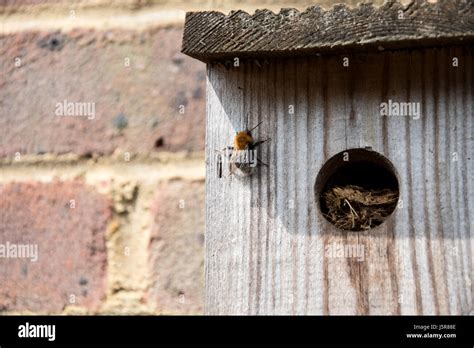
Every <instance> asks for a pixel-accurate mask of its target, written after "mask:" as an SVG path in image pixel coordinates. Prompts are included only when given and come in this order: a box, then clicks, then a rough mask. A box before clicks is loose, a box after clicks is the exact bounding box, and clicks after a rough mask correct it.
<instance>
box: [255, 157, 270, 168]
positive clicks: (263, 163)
mask: <svg viewBox="0 0 474 348" xmlns="http://www.w3.org/2000/svg"><path fill="white" fill-rule="evenodd" d="M257 162H258V163H260V164H261V165H263V166H265V167H267V168H268V164H266V163H265V162H262V161H261V160H260V159H259V158H257Z"/></svg>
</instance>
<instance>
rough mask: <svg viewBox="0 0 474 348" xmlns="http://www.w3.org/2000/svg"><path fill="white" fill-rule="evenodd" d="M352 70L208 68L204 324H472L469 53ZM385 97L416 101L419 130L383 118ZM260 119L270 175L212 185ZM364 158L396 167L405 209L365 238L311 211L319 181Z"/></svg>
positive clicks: (366, 63) (285, 64)
mask: <svg viewBox="0 0 474 348" xmlns="http://www.w3.org/2000/svg"><path fill="white" fill-rule="evenodd" d="M453 57H457V58H458V59H459V66H458V67H453V66H452V59H453ZM349 58H350V61H349V62H350V65H349V67H344V66H343V64H342V59H343V57H342V56H333V57H324V58H323V57H309V58H299V59H293V60H274V61H270V62H268V61H260V62H259V63H255V62H254V61H252V62H242V61H241V65H240V67H233V68H230V69H229V68H226V67H225V66H223V65H221V64H209V65H208V105H207V135H206V162H207V173H206V174H207V179H206V187H207V193H206V200H207V203H206V214H207V218H206V221H207V225H206V311H207V313H209V314H467V313H470V312H471V310H472V308H473V306H472V298H473V285H472V281H471V280H472V279H473V267H472V265H473V256H472V248H473V244H472V241H473V231H474V226H473V223H472V221H473V217H474V202H473V201H474V200H473V197H474V175H473V173H474V169H473V150H474V141H473V134H474V121H473V118H474V114H473V112H474V111H473V103H474V92H473V86H472V85H473V82H474V75H473V61H474V59H473V58H474V57H473V52H472V48H470V47H464V48H463V47H446V48H431V49H423V50H418V51H395V52H383V53H379V54H359V55H353V56H350V57H349ZM388 99H392V100H394V101H400V102H420V103H421V116H420V118H419V119H417V120H415V119H413V118H409V117H381V116H380V103H381V102H384V101H387V100H388ZM290 106H294V114H291V113H290ZM246 115H249V121H247V117H246ZM260 121H263V123H262V125H261V126H260V127H259V128H258V129H257V130H256V133H255V135H256V137H257V138H262V139H264V138H267V137H270V138H271V139H272V140H271V142H270V143H268V144H265V145H264V146H263V149H262V156H263V160H264V161H265V162H266V163H268V164H269V168H268V169H267V168H261V169H260V171H259V172H258V173H257V174H255V175H253V176H251V177H248V178H239V177H228V178H221V179H219V178H217V176H216V158H215V152H214V151H215V150H217V149H221V148H223V147H225V146H227V145H229V144H230V143H231V141H232V137H233V135H234V134H235V131H236V130H242V129H244V128H245V127H246V126H247V122H248V125H249V126H252V125H255V124H257V123H258V122H260ZM365 146H371V147H372V148H373V149H374V150H375V151H377V152H378V153H381V154H383V155H384V156H386V157H387V158H388V159H390V160H391V162H392V163H393V165H394V166H395V168H396V171H397V174H398V176H399V181H400V196H401V197H400V198H401V200H402V201H403V206H402V207H400V208H398V209H396V211H395V212H394V213H393V214H392V216H391V217H390V218H389V219H388V220H387V221H385V222H384V223H383V224H382V225H380V226H378V227H377V228H375V229H372V230H370V231H367V232H344V231H340V230H337V229H336V228H335V227H334V226H333V225H332V224H330V223H329V222H328V221H327V220H326V219H325V218H324V217H323V216H322V215H321V213H320V211H319V208H318V206H317V204H316V201H315V200H316V198H315V192H314V186H315V181H316V176H317V174H318V171H319V170H320V168H321V167H322V166H323V164H324V163H325V161H327V160H328V159H329V158H330V157H332V156H333V155H335V154H337V153H339V152H341V151H343V150H346V149H348V148H357V147H365ZM455 159H457V160H455ZM332 243H339V244H343V245H350V244H358V245H363V246H364V251H365V252H364V254H363V255H364V260H363V261H361V262H359V261H357V260H356V259H354V258H336V257H328V255H326V253H325V251H326V247H328V246H329V245H333V244H332Z"/></svg>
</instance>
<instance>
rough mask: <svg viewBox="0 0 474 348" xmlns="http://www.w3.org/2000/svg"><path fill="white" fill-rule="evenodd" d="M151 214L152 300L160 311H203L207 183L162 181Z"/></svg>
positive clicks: (196, 312)
mask: <svg viewBox="0 0 474 348" xmlns="http://www.w3.org/2000/svg"><path fill="white" fill-rule="evenodd" d="M151 213H152V214H153V215H154V224H153V227H152V234H151V242H150V255H151V256H150V264H151V274H152V278H153V285H152V288H151V290H150V292H149V299H150V302H151V303H155V304H156V309H157V311H159V312H161V313H178V314H189V313H193V314H199V313H202V311H203V292H204V250H203V244H204V182H203V181H196V182H189V181H184V180H172V181H170V182H167V183H163V184H160V185H159V187H158V188H157V190H156V195H155V198H154V201H153V204H152V207H151Z"/></svg>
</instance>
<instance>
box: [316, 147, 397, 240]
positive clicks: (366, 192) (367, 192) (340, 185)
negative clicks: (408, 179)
mask: <svg viewBox="0 0 474 348" xmlns="http://www.w3.org/2000/svg"><path fill="white" fill-rule="evenodd" d="M315 190H316V195H317V199H318V201H319V206H320V209H321V213H322V214H323V216H324V217H325V218H326V219H327V220H328V221H330V222H331V223H332V224H334V225H335V226H336V227H337V228H340V229H343V230H349V231H364V230H369V229H371V228H374V227H376V226H378V225H380V224H381V223H382V222H383V221H384V220H385V219H386V218H387V217H388V216H389V215H390V214H392V212H393V211H394V210H395V208H396V206H397V203H398V197H399V185H398V180H397V176H396V174H395V169H394V167H393V165H392V164H391V163H390V161H389V160H388V159H387V158H385V157H384V156H382V155H381V154H379V153H377V152H374V151H371V150H365V149H351V150H347V151H343V152H341V153H339V154H337V155H335V156H334V157H332V158H331V159H329V160H328V161H327V162H326V164H325V165H324V166H323V168H322V169H321V170H320V172H319V174H318V178H317V180H316V186H315Z"/></svg>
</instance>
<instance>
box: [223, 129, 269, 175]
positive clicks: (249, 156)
mask: <svg viewBox="0 0 474 348" xmlns="http://www.w3.org/2000/svg"><path fill="white" fill-rule="evenodd" d="M261 124H262V122H260V123H259V124H257V125H256V126H255V127H253V128H252V129H248V128H247V129H246V130H243V131H240V132H237V133H235V136H234V141H233V146H227V147H226V148H224V149H223V150H220V151H217V153H218V155H217V177H218V178H222V173H223V163H224V162H228V170H229V175H232V174H236V175H238V176H249V175H251V174H253V173H254V172H255V170H256V168H257V167H259V166H262V165H263V166H266V167H268V165H267V164H266V163H264V162H262V161H261V160H260V159H259V158H258V152H257V148H258V147H259V146H260V145H262V144H263V143H265V142H267V141H268V140H270V139H266V140H259V141H255V139H254V138H253V136H252V131H253V130H255V129H256V128H257V127H258V126H260V125H261Z"/></svg>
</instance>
